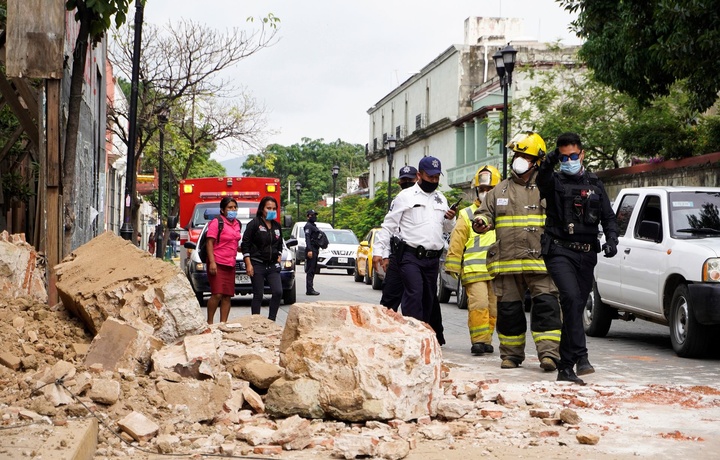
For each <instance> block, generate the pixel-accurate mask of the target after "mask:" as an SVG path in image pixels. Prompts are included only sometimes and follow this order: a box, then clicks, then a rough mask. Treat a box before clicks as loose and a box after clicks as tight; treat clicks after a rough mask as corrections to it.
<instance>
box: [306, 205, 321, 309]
mask: <svg viewBox="0 0 720 460" xmlns="http://www.w3.org/2000/svg"><path fill="white" fill-rule="evenodd" d="M307 216H308V222H307V223H306V224H305V227H304V230H305V294H307V295H318V294H319V293H318V292H317V291H316V290H315V287H314V282H315V269H316V267H317V261H318V256H319V255H320V247H319V246H318V245H317V235H318V233H320V229H319V228H317V225H315V222H310V218H312V217H313V216H315V217H317V213H316V212H315V211H313V210H310V211H308V212H307ZM309 252H312V254H313V255H312V257H308V253H309Z"/></svg>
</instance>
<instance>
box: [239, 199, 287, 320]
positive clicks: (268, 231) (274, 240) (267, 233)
mask: <svg viewBox="0 0 720 460" xmlns="http://www.w3.org/2000/svg"><path fill="white" fill-rule="evenodd" d="M276 219H277V201H276V200H275V198H273V197H271V196H266V197H264V198H263V199H262V200H260V205H258V209H257V213H256V214H255V218H254V219H253V220H251V221H250V222H249V223H248V224H247V226H246V227H245V233H243V239H242V243H241V244H240V250H241V251H242V254H243V259H244V260H245V268H246V270H247V274H248V276H250V278H251V279H252V286H253V299H252V304H251V311H252V314H253V315H259V314H260V305H261V304H262V300H263V294H264V293H265V280H267V283H268V286H270V292H271V293H272V298H271V299H270V314H269V315H268V318H270V319H271V320H272V321H275V317H276V316H277V312H278V308H280V299H281V298H282V283H281V282H280V258H281V257H282V250H283V240H282V231H281V230H282V229H281V227H280V224H279V223H278V222H277V220H276Z"/></svg>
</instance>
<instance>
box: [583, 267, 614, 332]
mask: <svg viewBox="0 0 720 460" xmlns="http://www.w3.org/2000/svg"><path fill="white" fill-rule="evenodd" d="M614 316H615V314H614V311H613V309H612V308H610V307H608V306H607V305H605V304H604V303H603V301H602V299H601V298H600V294H599V293H598V290H597V285H596V284H595V282H594V281H593V288H592V291H590V295H589V296H588V299H587V302H585V309H584V310H583V326H584V328H585V334H587V335H588V336H590V337H605V336H606V335H607V333H608V331H609V330H610V324H612V320H613V317H614Z"/></svg>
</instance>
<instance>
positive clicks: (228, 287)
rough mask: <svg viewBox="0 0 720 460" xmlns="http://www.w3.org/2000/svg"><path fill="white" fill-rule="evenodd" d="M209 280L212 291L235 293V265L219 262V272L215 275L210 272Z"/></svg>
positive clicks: (223, 293)
mask: <svg viewBox="0 0 720 460" xmlns="http://www.w3.org/2000/svg"><path fill="white" fill-rule="evenodd" d="M208 282H209V283H210V293H212V294H222V295H229V296H230V297H232V296H234V295H235V267H230V266H228V265H220V264H217V274H216V275H215V276H213V275H211V274H210V273H208Z"/></svg>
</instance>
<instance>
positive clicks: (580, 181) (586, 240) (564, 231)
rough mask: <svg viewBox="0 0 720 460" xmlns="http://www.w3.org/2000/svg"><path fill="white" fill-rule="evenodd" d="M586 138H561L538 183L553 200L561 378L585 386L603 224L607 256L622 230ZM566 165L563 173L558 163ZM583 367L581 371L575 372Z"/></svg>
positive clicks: (550, 263)
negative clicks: (588, 319) (587, 323)
mask: <svg viewBox="0 0 720 460" xmlns="http://www.w3.org/2000/svg"><path fill="white" fill-rule="evenodd" d="M584 158H585V151H584V150H583V148H582V142H581V141H580V136H578V135H577V134H575V133H564V134H561V135H560V136H559V137H558V139H557V148H556V149H555V150H554V151H552V152H550V153H549V154H548V156H547V159H546V160H545V161H543V162H542V163H541V165H540V171H539V173H538V178H537V184H538V188H539V189H540V194H541V196H542V197H543V198H545V200H546V202H547V209H546V213H547V219H546V221H545V234H544V235H543V257H544V259H545V265H546V266H547V269H548V272H549V273H550V275H551V276H552V278H553V280H554V281H555V284H556V285H557V287H558V290H559V291H560V305H561V306H562V312H563V325H562V335H561V338H560V363H559V365H558V377H557V379H558V380H561V381H570V382H575V383H579V384H581V385H582V384H584V382H583V381H582V379H580V378H579V377H578V375H586V374H592V373H593V372H595V369H594V368H593V367H592V365H591V364H590V360H589V359H588V350H587V347H586V345H585V344H586V342H585V331H584V328H583V320H582V315H583V310H584V308H585V303H586V301H587V299H588V296H589V295H590V291H591V290H592V285H593V270H594V268H595V265H596V264H597V253H598V252H599V251H600V249H601V248H600V243H599V240H598V231H599V228H598V224H602V227H603V232H604V233H605V239H606V241H607V242H606V243H605V244H604V245H603V248H602V249H603V250H604V251H605V257H613V256H614V255H615V254H617V241H618V239H617V237H618V226H617V220H616V218H615V213H614V212H613V210H612V207H611V206H610V199H609V198H608V195H607V192H606V191H605V187H604V186H603V183H602V182H601V181H600V179H598V177H597V176H596V175H595V174H593V173H591V172H590V171H588V170H586V169H585V168H584V167H583V164H582V163H583V159H584ZM558 163H560V172H555V171H554V168H555V165H557V164H558ZM574 367H576V368H577V373H576V372H575V371H574V370H573V368H574Z"/></svg>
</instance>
